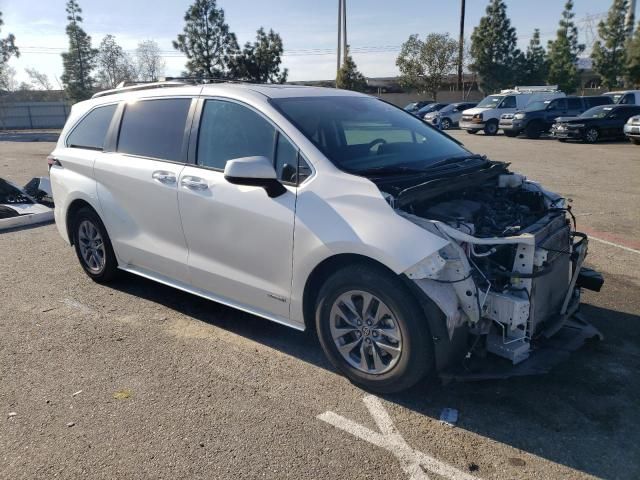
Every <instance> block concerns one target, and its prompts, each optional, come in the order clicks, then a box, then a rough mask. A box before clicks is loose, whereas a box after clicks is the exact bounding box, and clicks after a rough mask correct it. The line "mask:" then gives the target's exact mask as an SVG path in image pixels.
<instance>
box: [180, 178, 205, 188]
mask: <svg viewBox="0 0 640 480" xmlns="http://www.w3.org/2000/svg"><path fill="white" fill-rule="evenodd" d="M180 185H182V186H183V187H185V188H188V189H189V190H207V189H208V188H209V184H208V183H207V181H206V180H205V179H204V178H200V177H192V176H186V177H182V180H180Z"/></svg>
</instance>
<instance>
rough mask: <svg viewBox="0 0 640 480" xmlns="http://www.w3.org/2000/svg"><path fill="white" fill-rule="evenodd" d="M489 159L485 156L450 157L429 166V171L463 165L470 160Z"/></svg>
mask: <svg viewBox="0 0 640 480" xmlns="http://www.w3.org/2000/svg"><path fill="white" fill-rule="evenodd" d="M486 159H487V157H486V156H485V155H469V156H467V157H449V158H445V159H444V160H442V161H440V162H437V163H434V164H433V165H429V167H428V168H429V170H430V169H432V168H437V167H443V166H445V165H450V164H452V163H463V162H466V161H468V160H486Z"/></svg>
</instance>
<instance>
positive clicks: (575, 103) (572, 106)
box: [567, 98, 589, 110]
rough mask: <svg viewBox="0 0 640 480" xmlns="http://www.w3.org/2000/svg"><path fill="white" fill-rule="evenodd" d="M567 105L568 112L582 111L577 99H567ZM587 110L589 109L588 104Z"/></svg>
mask: <svg viewBox="0 0 640 480" xmlns="http://www.w3.org/2000/svg"><path fill="white" fill-rule="evenodd" d="M567 104H568V105H569V110H582V103H581V102H580V99H579V98H567ZM587 108H589V106H588V104H587Z"/></svg>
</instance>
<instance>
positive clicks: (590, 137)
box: [585, 128, 598, 143]
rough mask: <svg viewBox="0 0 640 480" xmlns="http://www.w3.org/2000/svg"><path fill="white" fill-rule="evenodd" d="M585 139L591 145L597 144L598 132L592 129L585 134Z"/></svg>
mask: <svg viewBox="0 0 640 480" xmlns="http://www.w3.org/2000/svg"><path fill="white" fill-rule="evenodd" d="M585 138H586V140H587V142H589V143H596V142H597V141H598V130H596V129H595V128H590V129H589V130H587V132H586V133H585Z"/></svg>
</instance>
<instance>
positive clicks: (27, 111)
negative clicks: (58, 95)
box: [0, 102, 71, 130]
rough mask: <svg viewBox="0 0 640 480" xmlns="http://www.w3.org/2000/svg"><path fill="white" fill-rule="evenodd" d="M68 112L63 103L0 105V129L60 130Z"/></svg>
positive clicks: (68, 107) (69, 108)
mask: <svg viewBox="0 0 640 480" xmlns="http://www.w3.org/2000/svg"><path fill="white" fill-rule="evenodd" d="M70 110H71V107H70V106H69V105H67V104H66V103H64V102H20V103H0V129H16V130H18V129H36V128H62V127H63V126H64V123H65V121H66V120H67V117H68V116H69V111H70Z"/></svg>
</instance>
